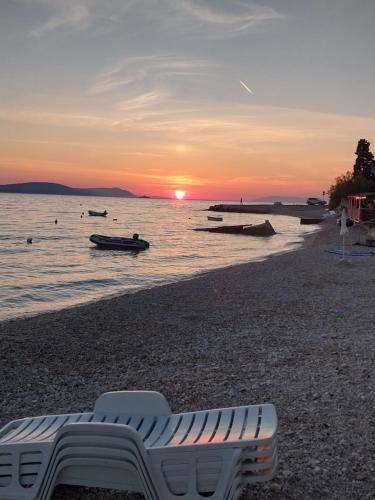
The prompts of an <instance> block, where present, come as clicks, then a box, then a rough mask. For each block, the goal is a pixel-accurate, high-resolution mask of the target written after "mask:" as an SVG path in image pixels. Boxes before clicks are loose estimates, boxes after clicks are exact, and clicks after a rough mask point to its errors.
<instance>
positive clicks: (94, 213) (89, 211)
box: [88, 210, 108, 217]
mask: <svg viewBox="0 0 375 500" xmlns="http://www.w3.org/2000/svg"><path fill="white" fill-rule="evenodd" d="M88 214H89V215H91V217H107V215H108V212H107V210H104V212H95V210H88Z"/></svg>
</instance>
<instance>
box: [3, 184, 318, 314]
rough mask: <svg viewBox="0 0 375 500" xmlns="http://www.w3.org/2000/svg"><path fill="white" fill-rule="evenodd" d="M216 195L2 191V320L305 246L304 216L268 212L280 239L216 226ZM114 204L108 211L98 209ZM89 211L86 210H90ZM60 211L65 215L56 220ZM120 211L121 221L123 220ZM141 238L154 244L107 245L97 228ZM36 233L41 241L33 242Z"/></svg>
mask: <svg viewBox="0 0 375 500" xmlns="http://www.w3.org/2000/svg"><path fill="white" fill-rule="evenodd" d="M213 203H218V202H217V201H216V202H208V201H204V202H203V201H177V200H176V201H174V200H151V199H119V198H98V197H77V196H44V195H23V194H0V213H1V220H0V276H1V284H0V319H7V318H12V317H18V316H24V315H30V314H35V313H39V312H43V311H50V310H53V309H60V308H63V307H67V306H72V305H74V304H79V303H84V302H89V301H92V300H96V299H99V298H101V297H104V296H108V295H112V294H119V293H125V292H131V291H135V290H138V289H142V288H147V287H151V286H156V285H159V284H162V283H168V282H173V281H178V280H181V279H185V278H188V277H191V276H193V275H196V274H198V273H202V272H205V271H208V270H210V269H214V268H219V267H225V266H228V265H233V264H237V263H241V262H249V261H255V260H261V259H264V258H265V257H267V256H268V255H271V254H274V253H279V252H284V251H290V250H291V249H294V248H296V247H298V245H299V244H300V243H301V241H302V236H303V234H304V233H306V232H307V231H308V232H311V231H312V230H314V229H316V228H312V227H311V226H310V227H308V228H306V227H305V226H301V225H300V224H299V219H298V218H292V217H283V216H268V218H269V219H270V221H271V223H272V224H273V226H274V228H275V230H276V231H277V233H278V234H277V235H275V236H273V237H270V238H255V237H251V236H239V235H225V234H212V233H202V232H196V231H192V228H194V227H207V226H210V225H213V226H214V225H215V224H217V223H216V222H210V221H207V212H204V211H203V210H204V209H206V208H208V206H209V205H210V204H213ZM90 209H91V210H100V211H101V210H104V209H106V210H107V211H108V213H109V215H108V216H107V218H102V217H89V216H87V210H90ZM82 212H84V216H83V217H82V218H81V213H82ZM223 216H224V222H223V223H224V224H244V223H252V224H256V223H259V222H264V219H265V216H264V215H246V214H223ZM55 219H57V220H58V223H57V224H55V222H54V221H55ZM114 219H117V220H114ZM135 232H137V233H139V234H140V237H141V238H143V239H146V240H148V241H149V242H150V249H149V250H146V251H144V252H139V253H131V252H123V251H112V250H110V251H108V250H99V249H97V248H96V247H95V246H94V245H93V244H92V243H91V242H90V241H89V239H88V238H89V236H90V235H91V234H93V233H98V234H105V235H116V236H131V235H132V234H133V233H135ZM27 238H32V239H33V243H32V244H31V245H30V244H27V242H26V240H27Z"/></svg>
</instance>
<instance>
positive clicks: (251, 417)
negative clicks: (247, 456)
mask: <svg viewBox="0 0 375 500" xmlns="http://www.w3.org/2000/svg"><path fill="white" fill-rule="evenodd" d="M258 419H259V407H258V406H255V407H251V406H250V407H249V408H248V411H247V418H246V422H245V427H244V432H243V434H242V436H241V439H242V440H243V441H247V440H250V439H255V437H256V433H257V429H258Z"/></svg>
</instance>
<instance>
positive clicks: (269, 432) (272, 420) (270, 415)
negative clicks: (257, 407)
mask: <svg viewBox="0 0 375 500" xmlns="http://www.w3.org/2000/svg"><path fill="white" fill-rule="evenodd" d="M276 429H277V415H276V411H275V407H274V406H272V405H264V406H263V407H262V420H261V426H260V430H259V434H258V438H259V439H269V438H271V437H272V436H273V435H274V433H275V430H276Z"/></svg>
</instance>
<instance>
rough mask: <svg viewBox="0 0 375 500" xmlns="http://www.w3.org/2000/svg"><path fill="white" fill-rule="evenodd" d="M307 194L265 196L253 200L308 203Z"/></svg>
mask: <svg viewBox="0 0 375 500" xmlns="http://www.w3.org/2000/svg"><path fill="white" fill-rule="evenodd" d="M306 199H307V196H306V197H305V196H304V197H303V198H302V197H301V196H277V195H274V196H265V197H263V198H257V199H256V200H253V201H263V202H273V201H281V202H282V203H306Z"/></svg>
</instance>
